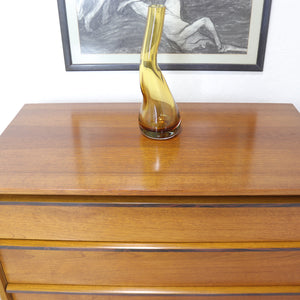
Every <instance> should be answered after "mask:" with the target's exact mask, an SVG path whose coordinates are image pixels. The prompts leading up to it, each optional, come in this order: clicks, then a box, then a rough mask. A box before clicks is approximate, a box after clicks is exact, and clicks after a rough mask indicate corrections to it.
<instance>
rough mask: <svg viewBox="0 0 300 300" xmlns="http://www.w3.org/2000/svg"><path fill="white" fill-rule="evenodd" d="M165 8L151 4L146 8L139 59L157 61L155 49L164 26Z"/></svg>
mask: <svg viewBox="0 0 300 300" xmlns="http://www.w3.org/2000/svg"><path fill="white" fill-rule="evenodd" d="M165 10H166V8H165V6H163V5H151V6H149V8H148V17H147V25H146V31H145V37H144V43H143V47H142V51H141V61H144V62H145V61H147V62H152V63H154V64H156V63H157V51H158V47H159V44H160V39H161V35H162V30H163V26H164V17H165Z"/></svg>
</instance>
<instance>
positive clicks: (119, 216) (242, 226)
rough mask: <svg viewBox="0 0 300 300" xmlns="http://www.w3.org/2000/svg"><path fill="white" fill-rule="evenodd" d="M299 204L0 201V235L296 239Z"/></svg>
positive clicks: (81, 238)
mask: <svg viewBox="0 0 300 300" xmlns="http://www.w3.org/2000/svg"><path fill="white" fill-rule="evenodd" d="M299 216H300V207H298V206H291V207H247V206H245V207H230V206H229V207H202V206H200V207H198V206H195V207H176V205H175V207H173V206H172V205H170V206H169V207H165V206H163V207H160V206H158V207H153V206H145V207H143V206H131V207H126V206H112V207H110V206H59V205H58V206H55V205H49V206H42V205H0V238H2V239H37V240H76V241H110V242H113V241H117V242H128V241H129V242H241V241H244V242H246V241H250V242H252V241H300V217H299Z"/></svg>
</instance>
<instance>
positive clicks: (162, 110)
mask: <svg viewBox="0 0 300 300" xmlns="http://www.w3.org/2000/svg"><path fill="white" fill-rule="evenodd" d="M164 17H165V6H163V5H151V6H149V8H148V18H147V25H146V31H145V37H144V43H143V47H142V52H141V62H140V85H141V90H142V94H143V104H142V106H141V110H140V114H139V125H140V129H141V131H142V133H143V134H144V135H145V136H147V137H149V138H152V139H158V140H160V139H169V138H172V137H174V136H175V135H177V134H178V133H179V131H180V124H181V120H180V115H179V111H178V108H177V105H176V103H175V101H174V99H173V96H172V94H171V92H170V89H169V87H168V85H167V82H166V80H165V78H164V76H163V74H162V72H161V70H160V68H159V66H158V65H157V51H158V47H159V44H160V40H161V35H162V30H163V25H164Z"/></svg>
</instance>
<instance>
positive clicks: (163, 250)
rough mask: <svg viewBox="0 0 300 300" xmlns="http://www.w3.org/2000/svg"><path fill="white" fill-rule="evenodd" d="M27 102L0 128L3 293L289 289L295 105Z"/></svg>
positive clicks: (245, 294) (94, 295) (236, 294)
mask: <svg viewBox="0 0 300 300" xmlns="http://www.w3.org/2000/svg"><path fill="white" fill-rule="evenodd" d="M138 109H139V105H138V104H33V105H25V106H24V107H23V109H22V110H21V112H20V113H19V114H18V115H17V117H16V118H15V119H14V120H13V122H12V123H11V124H10V126H9V127H8V128H7V129H6V130H5V131H4V133H3V134H2V136H1V137H0V194H1V195H0V262H1V264H0V295H1V296H0V297H1V300H7V299H14V300H46V299H47V300H70V299H72V300H73V299H74V300H83V299H84V300H158V299H164V300H229V299H230V300H258V299H266V300H274V299H276V300H281V299H287V300H295V299H300V114H299V112H298V111H297V110H296V109H295V107H294V106H293V105H290V104H200V103H198V104H180V105H179V109H180V112H181V116H182V122H183V129H182V132H181V133H180V135H179V136H177V137H176V138H174V139H171V140H167V141H154V140H150V139H147V138H146V137H144V136H142V135H141V133H140V131H139V128H138V122H137V116H138Z"/></svg>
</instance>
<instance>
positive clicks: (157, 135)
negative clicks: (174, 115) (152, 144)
mask: <svg viewBox="0 0 300 300" xmlns="http://www.w3.org/2000/svg"><path fill="white" fill-rule="evenodd" d="M140 129H141V132H142V134H143V135H144V136H146V137H147V138H149V139H153V140H168V139H171V138H173V137H175V136H176V135H178V133H179V132H180V130H181V122H179V123H178V125H177V126H176V127H175V128H172V129H170V130H166V131H152V130H149V129H146V128H144V127H142V126H140Z"/></svg>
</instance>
